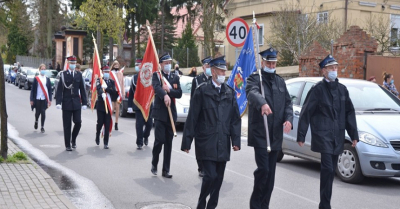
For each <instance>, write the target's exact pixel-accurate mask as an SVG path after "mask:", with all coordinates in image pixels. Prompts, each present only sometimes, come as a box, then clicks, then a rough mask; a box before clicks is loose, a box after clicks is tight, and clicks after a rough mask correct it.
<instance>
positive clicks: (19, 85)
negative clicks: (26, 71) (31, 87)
mask: <svg viewBox="0 0 400 209" xmlns="http://www.w3.org/2000/svg"><path fill="white" fill-rule="evenodd" d="M18 88H19V89H22V86H21V81H19V82H18Z"/></svg>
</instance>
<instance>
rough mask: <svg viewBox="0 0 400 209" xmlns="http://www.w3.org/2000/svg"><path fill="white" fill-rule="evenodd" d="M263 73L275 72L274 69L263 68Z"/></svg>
mask: <svg viewBox="0 0 400 209" xmlns="http://www.w3.org/2000/svg"><path fill="white" fill-rule="evenodd" d="M264 71H265V72H267V73H274V72H275V68H273V69H271V68H269V67H267V66H265V67H264Z"/></svg>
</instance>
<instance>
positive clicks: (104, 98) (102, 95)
mask: <svg viewBox="0 0 400 209" xmlns="http://www.w3.org/2000/svg"><path fill="white" fill-rule="evenodd" d="M101 97H103V100H104V101H105V100H106V93H102V94H101Z"/></svg>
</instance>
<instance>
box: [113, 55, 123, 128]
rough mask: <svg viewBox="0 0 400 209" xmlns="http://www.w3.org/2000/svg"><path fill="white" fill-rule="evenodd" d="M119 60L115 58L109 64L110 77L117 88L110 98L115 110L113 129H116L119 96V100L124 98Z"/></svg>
mask: <svg viewBox="0 0 400 209" xmlns="http://www.w3.org/2000/svg"><path fill="white" fill-rule="evenodd" d="M119 67H120V66H119V62H118V61H117V60H115V61H114V62H113V64H112V65H111V72H110V78H111V79H112V80H114V81H115V86H116V89H117V94H115V95H113V96H112V98H111V100H112V104H113V108H114V110H115V127H114V129H115V130H116V131H118V117H119V106H120V102H119V98H120V99H121V101H123V100H124V98H125V84H124V75H123V73H122V72H121V71H119ZM117 87H118V88H117Z"/></svg>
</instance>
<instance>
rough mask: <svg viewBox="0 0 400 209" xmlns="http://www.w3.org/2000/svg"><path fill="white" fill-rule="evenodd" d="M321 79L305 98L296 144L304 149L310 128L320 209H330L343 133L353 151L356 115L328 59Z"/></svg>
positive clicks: (323, 65) (342, 146)
mask: <svg viewBox="0 0 400 209" xmlns="http://www.w3.org/2000/svg"><path fill="white" fill-rule="evenodd" d="M319 66H320V68H321V70H322V74H323V76H324V78H323V79H322V81H320V82H318V83H317V84H315V86H313V87H312V88H311V89H310V91H309V92H308V94H307V97H306V99H305V101H304V104H303V107H302V109H301V113H300V118H299V127H298V129H297V142H298V144H299V145H300V146H301V147H302V146H304V142H305V137H306V134H307V130H308V126H309V125H310V126H311V150H312V151H314V152H319V153H321V176H320V203H319V208H320V209H330V208H331V205H330V203H331V196H332V184H333V179H334V177H335V170H336V166H337V162H338V157H339V155H340V154H341V153H342V152H343V149H344V143H345V138H346V137H345V130H347V133H348V135H349V136H350V138H351V140H352V146H353V147H355V146H356V145H357V142H358V140H359V139H358V131H357V123H356V114H355V111H354V107H353V103H352V102H351V99H350V97H349V92H348V90H347V88H346V86H344V85H343V84H340V83H339V80H338V79H337V70H338V63H337V62H336V60H335V59H334V58H333V57H332V56H331V55H328V56H327V57H326V58H325V59H324V60H322V62H320V63H319Z"/></svg>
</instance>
